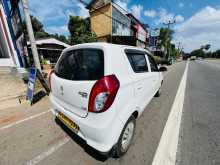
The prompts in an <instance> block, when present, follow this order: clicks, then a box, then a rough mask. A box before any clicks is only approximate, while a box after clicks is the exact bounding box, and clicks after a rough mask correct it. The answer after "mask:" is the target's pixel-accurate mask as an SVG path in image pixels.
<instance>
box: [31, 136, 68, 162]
mask: <svg viewBox="0 0 220 165" xmlns="http://www.w3.org/2000/svg"><path fill="white" fill-rule="evenodd" d="M69 141H70V138H69V137H66V138H65V139H63V140H62V141H60V142H59V143H57V144H56V145H54V146H52V147H51V148H50V149H49V150H47V151H45V152H43V153H41V154H40V155H38V156H36V157H35V158H33V159H32V160H30V161H28V162H27V165H35V164H38V163H39V162H40V161H42V160H44V159H45V158H47V157H48V156H49V155H51V154H52V153H54V152H55V151H56V150H58V149H59V148H60V147H62V146H63V145H65V144H66V143H67V142H69Z"/></svg>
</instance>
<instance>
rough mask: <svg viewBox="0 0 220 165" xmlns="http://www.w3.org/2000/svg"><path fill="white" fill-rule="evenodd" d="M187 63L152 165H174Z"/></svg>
mask: <svg viewBox="0 0 220 165" xmlns="http://www.w3.org/2000/svg"><path fill="white" fill-rule="evenodd" d="M188 65H189V61H187V64H186V68H185V71H184V74H183V76H182V79H181V82H180V85H179V87H178V90H177V93H176V97H175V100H174V102H173V105H172V108H171V111H170V114H169V117H168V119H167V122H166V125H165V127H164V130H163V134H162V136H161V139H160V142H159V145H158V148H157V150H156V153H155V155H154V159H153V162H152V165H162V164H163V165H175V163H176V152H177V145H178V140H179V130H180V123H181V118H182V110H183V104H184V96H185V89H186V81H187V72H188Z"/></svg>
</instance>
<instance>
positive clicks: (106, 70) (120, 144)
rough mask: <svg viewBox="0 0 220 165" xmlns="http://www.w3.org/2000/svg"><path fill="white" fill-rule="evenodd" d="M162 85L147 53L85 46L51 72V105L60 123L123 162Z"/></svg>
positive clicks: (65, 53)
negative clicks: (139, 120)
mask: <svg viewBox="0 0 220 165" xmlns="http://www.w3.org/2000/svg"><path fill="white" fill-rule="evenodd" d="M162 83H163V76H162V73H161V72H160V71H159V69H158V67H157V64H156V63H155V61H154V58H153V57H152V56H151V54H150V52H149V51H147V50H145V49H141V48H137V47H132V46H123V45H114V44H107V43H88V44H80V45H75V46H72V47H69V48H67V49H65V50H64V51H63V52H62V55H61V57H60V58H59V60H58V62H57V64H56V66H55V69H54V71H52V72H51V74H50V76H49V84H50V89H51V93H50V100H51V103H52V106H53V108H52V109H53V113H54V115H55V116H56V118H58V119H59V120H60V121H62V122H63V123H64V124H65V125H66V126H68V127H69V128H70V129H71V130H72V131H73V132H75V133H76V134H77V135H78V136H80V137H81V138H82V139H84V140H85V141H86V142H87V144H88V145H90V146H92V147H93V148H95V149H96V150H98V151H99V152H101V153H112V154H113V155H114V156H117V157H120V156H122V155H123V154H124V153H126V152H127V150H128V148H129V146H130V144H131V141H132V138H133V136H134V132H135V120H136V119H137V118H138V117H139V116H140V115H141V114H142V112H143V111H144V109H145V107H146V105H147V104H148V103H149V102H150V100H151V99H152V98H153V97H154V96H155V95H156V96H159V95H160V89H161V85H162ZM110 151H111V152H110Z"/></svg>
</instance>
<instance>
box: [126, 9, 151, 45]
mask: <svg viewBox="0 0 220 165" xmlns="http://www.w3.org/2000/svg"><path fill="white" fill-rule="evenodd" d="M127 16H128V17H129V18H130V19H131V36H133V37H134V38H135V39H136V40H135V42H136V46H138V47H142V48H145V47H146V46H147V39H148V30H147V28H148V25H143V24H142V23H141V22H140V21H139V20H138V19H137V18H135V17H134V16H133V15H132V14H131V13H129V14H127Z"/></svg>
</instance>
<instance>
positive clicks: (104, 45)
mask: <svg viewBox="0 0 220 165" xmlns="http://www.w3.org/2000/svg"><path fill="white" fill-rule="evenodd" d="M98 47H99V48H106V49H112V48H121V49H135V50H140V51H147V52H148V53H150V51H149V50H148V49H143V48H139V47H135V46H129V45H118V44H111V43H106V42H93V43H83V44H77V45H73V46H70V47H68V48H66V49H64V51H70V50H73V49H80V48H98Z"/></svg>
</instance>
